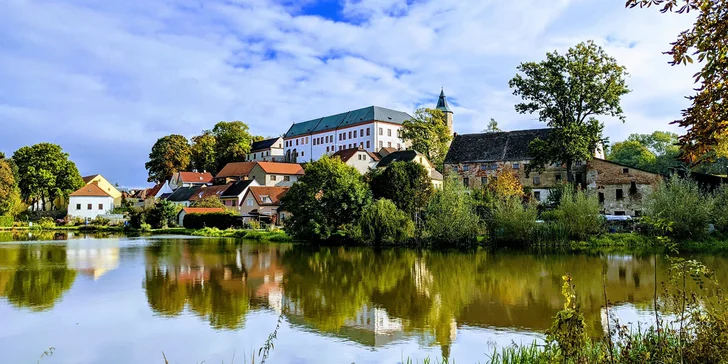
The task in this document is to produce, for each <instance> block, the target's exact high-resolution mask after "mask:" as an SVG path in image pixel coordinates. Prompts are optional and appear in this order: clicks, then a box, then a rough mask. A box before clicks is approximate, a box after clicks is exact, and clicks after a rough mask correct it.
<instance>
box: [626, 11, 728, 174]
mask: <svg viewBox="0 0 728 364" xmlns="http://www.w3.org/2000/svg"><path fill="white" fill-rule="evenodd" d="M652 5H655V6H662V8H661V9H660V11H661V12H663V13H666V12H676V13H680V14H682V13H688V12H690V11H696V12H697V13H698V14H697V17H696V19H695V23H694V24H693V27H692V28H690V29H686V30H684V31H682V32H681V33H680V34H679V35H678V37H677V40H676V41H675V42H673V43H671V45H672V49H670V50H669V51H667V52H665V54H668V55H670V56H671V57H672V61H670V64H671V65H673V66H675V65H679V64H683V65H686V64H688V63H693V62H695V61H697V62H699V63H701V64H702V69H701V70H700V71H699V72H697V73H696V74H695V75H694V81H695V83H696V84H697V85H698V86H697V87H696V93H695V94H694V95H692V96H689V97H688V99H689V100H691V101H692V105H690V107H688V108H687V109H684V110H683V111H682V119H680V120H676V121H674V123H677V124H678V125H680V126H682V127H685V128H687V132H686V134H685V135H683V136H681V137H680V144H681V146H682V150H683V152H684V153H683V155H682V156H683V158H685V159H686V160H688V161H693V162H695V161H701V160H704V159H705V157H706V156H708V157H712V156H713V154H711V153H710V152H711V151H715V150H719V151H721V152H722V153H726V152H728V148H725V147H724V146H725V145H726V144H728V143H727V142H728V123H726V121H728V57H726V54H728V0H627V3H626V6H627V7H629V8H634V7H637V6H639V7H640V8H642V7H650V6H652ZM722 156H728V155H726V154H723V155H722Z"/></svg>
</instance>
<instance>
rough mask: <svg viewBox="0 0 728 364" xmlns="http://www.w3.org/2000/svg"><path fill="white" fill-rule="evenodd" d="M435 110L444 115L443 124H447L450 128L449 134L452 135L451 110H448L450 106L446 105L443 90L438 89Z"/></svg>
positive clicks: (453, 131)
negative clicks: (438, 93)
mask: <svg viewBox="0 0 728 364" xmlns="http://www.w3.org/2000/svg"><path fill="white" fill-rule="evenodd" d="M435 108H436V109H437V110H440V111H442V114H443V116H445V124H446V125H447V128H448V129H449V130H450V135H453V133H455V130H454V128H453V121H452V114H453V113H452V110H450V107H449V106H447V97H445V90H444V89H440V98H439V99H438V100H437V106H436V107H435Z"/></svg>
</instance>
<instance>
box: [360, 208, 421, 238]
mask: <svg viewBox="0 0 728 364" xmlns="http://www.w3.org/2000/svg"><path fill="white" fill-rule="evenodd" d="M359 228H360V229H361V234H362V239H363V240H364V242H366V243H369V244H405V243H407V241H408V240H410V239H411V238H412V237H413V236H414V233H415V224H414V222H412V219H411V218H410V216H409V215H408V214H407V213H406V212H404V211H402V210H400V209H398V208H397V205H395V204H394V202H392V201H390V200H388V199H386V198H381V199H379V200H377V201H375V202H372V203H371V204H369V205H367V206H366V207H364V210H363V211H362V215H361V218H360V219H359Z"/></svg>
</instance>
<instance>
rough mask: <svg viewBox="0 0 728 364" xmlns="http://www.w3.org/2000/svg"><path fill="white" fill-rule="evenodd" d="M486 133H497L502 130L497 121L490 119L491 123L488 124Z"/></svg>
mask: <svg viewBox="0 0 728 364" xmlns="http://www.w3.org/2000/svg"><path fill="white" fill-rule="evenodd" d="M483 131H484V132H486V133H497V132H499V131H503V130H501V128H499V127H498V122H497V121H495V119H493V118H490V121H489V122H488V127H487V128H485V130H483Z"/></svg>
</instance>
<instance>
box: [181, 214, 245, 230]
mask: <svg viewBox="0 0 728 364" xmlns="http://www.w3.org/2000/svg"><path fill="white" fill-rule="evenodd" d="M183 225H184V227H185V228H186V229H202V228H205V227H208V228H218V229H223V230H224V229H227V228H230V227H235V226H236V225H238V217H237V216H235V215H232V214H230V213H227V212H214V213H209V214H187V215H185V219H184V221H183Z"/></svg>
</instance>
